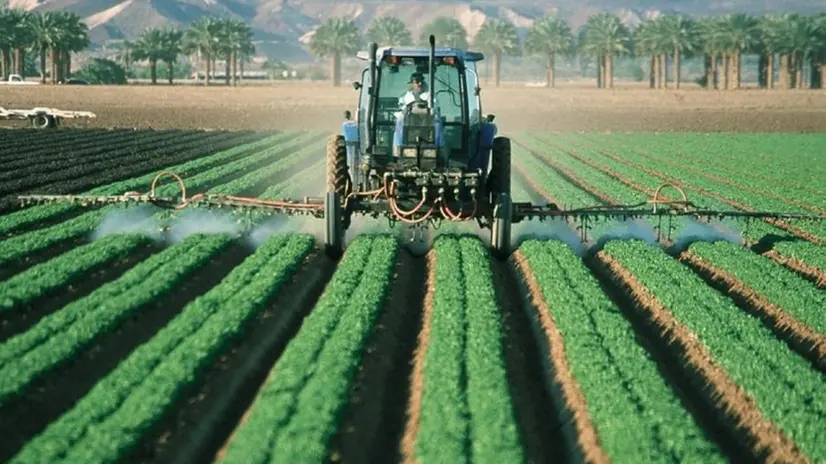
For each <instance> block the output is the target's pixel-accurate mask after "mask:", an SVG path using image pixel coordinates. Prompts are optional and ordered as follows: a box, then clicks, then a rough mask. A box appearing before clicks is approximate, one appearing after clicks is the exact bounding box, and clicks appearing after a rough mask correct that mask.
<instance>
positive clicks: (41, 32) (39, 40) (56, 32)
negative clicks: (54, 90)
mask: <svg viewBox="0 0 826 464" xmlns="http://www.w3.org/2000/svg"><path fill="white" fill-rule="evenodd" d="M30 25H31V33H32V39H33V40H32V48H33V49H34V50H35V51H36V52H38V54H39V55H40V83H41V84H45V83H46V56H47V54H48V53H49V52H50V51H52V50H55V48H56V46H57V44H58V43H59V42H60V35H61V30H60V27H61V24H60V19H59V17H58V15H57V13H56V12H54V11H47V12H45V13H39V14H36V15H33V16H32V17H31V22H30ZM51 56H52V60H53V61H54V59H55V57H56V53H52V54H51ZM55 69H56V66H55V65H54V64H53V65H52V68H51V76H52V82H54V81H55V80H56V78H57V77H56V76H55V71H54V70H55Z"/></svg>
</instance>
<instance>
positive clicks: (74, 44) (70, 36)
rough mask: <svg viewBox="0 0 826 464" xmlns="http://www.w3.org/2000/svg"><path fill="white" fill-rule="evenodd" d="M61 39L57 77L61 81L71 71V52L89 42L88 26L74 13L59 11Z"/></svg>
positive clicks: (82, 47)
mask: <svg viewBox="0 0 826 464" xmlns="http://www.w3.org/2000/svg"><path fill="white" fill-rule="evenodd" d="M60 29H61V41H60V43H59V44H58V47H57V48H58V59H59V61H60V63H59V64H58V67H57V79H58V81H59V82H60V81H63V80H65V79H66V78H68V77H69V75H70V74H71V72H72V53H77V52H80V51H83V50H85V49H86V47H88V46H89V44H90V43H91V42H90V40H89V26H87V25H86V23H84V22H83V21H81V18H80V16H78V15H76V14H75V13H70V12H61V15H60Z"/></svg>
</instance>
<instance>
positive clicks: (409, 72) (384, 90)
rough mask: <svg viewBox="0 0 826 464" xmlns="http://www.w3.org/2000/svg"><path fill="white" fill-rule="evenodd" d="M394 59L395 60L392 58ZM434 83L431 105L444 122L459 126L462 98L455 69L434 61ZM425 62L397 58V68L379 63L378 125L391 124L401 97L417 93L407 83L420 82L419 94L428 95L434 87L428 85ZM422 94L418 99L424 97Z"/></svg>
mask: <svg viewBox="0 0 826 464" xmlns="http://www.w3.org/2000/svg"><path fill="white" fill-rule="evenodd" d="M392 58H395V57H392ZM436 61H437V66H436V71H435V74H434V80H435V81H436V85H435V88H436V94H435V96H434V98H433V100H434V105H435V106H436V107H437V108H438V109H439V113H440V114H441V116H442V117H443V118H444V119H445V122H448V123H449V122H457V123H461V122H462V97H461V93H460V91H461V87H460V83H459V80H460V75H459V69H458V68H457V67H456V66H453V65H449V64H446V63H443V62H441V60H440V59H437V60H436ZM427 62H428V59H427V58H419V57H416V58H400V59H398V63H397V64H391V63H389V62H388V61H386V60H383V61H382V62H381V64H380V65H379V73H380V76H381V77H380V78H379V83H380V84H379V102H378V103H379V105H378V107H379V115H378V120H379V121H388V122H389V121H395V119H396V116H397V113H398V112H399V111H400V109H401V107H402V102H403V101H404V97H405V94H407V93H408V92H415V91H417V90H419V89H417V88H415V87H414V86H413V85H412V84H411V80H420V81H421V83H422V84H423V85H422V86H421V90H420V91H421V92H430V91H431V90H432V89H433V88H434V85H433V83H432V82H429V78H430V76H429V75H428V73H427ZM426 95H427V94H426V93H424V94H423V97H422V98H425V97H426Z"/></svg>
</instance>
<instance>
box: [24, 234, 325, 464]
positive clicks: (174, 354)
mask: <svg viewBox="0 0 826 464" xmlns="http://www.w3.org/2000/svg"><path fill="white" fill-rule="evenodd" d="M193 240H194V241H199V242H202V243H203V241H204V240H208V239H206V238H203V237H193ZM213 240H225V241H226V240H229V237H228V236H226V235H219V236H216V238H213ZM312 243H313V240H312V237H308V236H304V235H291V236H283V235H282V236H275V237H272V238H270V240H269V241H268V242H267V243H265V244H264V245H263V246H261V247H260V248H258V250H257V251H256V252H255V254H253V255H252V256H251V257H249V258H247V259H246V260H245V261H244V262H243V263H242V264H241V265H239V266H237V267H236V268H235V269H233V270H232V272H231V273H230V274H229V275H228V276H227V277H226V278H225V279H224V280H222V281H221V283H220V284H219V285H217V286H215V287H213V289H212V290H210V291H209V292H208V293H206V294H204V295H203V296H200V297H198V298H197V299H195V300H194V301H192V302H191V303H190V304H188V305H187V306H186V307H185V308H184V309H183V311H182V312H181V313H180V314H179V315H178V316H176V317H175V318H174V319H173V320H171V321H170V322H169V323H168V324H167V325H166V326H165V327H164V328H163V329H162V330H161V331H160V332H158V333H157V334H156V335H155V336H154V337H153V338H152V339H151V340H149V341H148V342H147V343H145V344H143V345H141V346H140V347H138V348H137V349H136V350H135V351H134V352H132V353H131V354H130V355H129V357H128V358H126V359H125V360H124V361H123V362H122V363H121V364H120V365H119V366H118V367H117V368H116V369H115V370H114V371H112V372H111V373H110V374H109V375H107V376H106V377H105V378H104V379H102V380H101V381H100V382H98V383H97V384H96V385H95V387H94V388H93V389H92V390H91V391H90V392H89V393H88V394H87V395H86V396H85V397H84V398H83V399H82V400H81V401H80V402H78V403H77V404H76V405H75V406H74V407H73V408H72V409H71V410H69V411H68V412H67V413H65V414H64V415H63V416H61V417H60V418H59V419H58V420H57V421H55V422H54V423H52V424H51V425H50V426H49V427H48V428H47V429H46V430H45V431H44V432H43V433H41V434H40V435H38V436H37V437H35V438H34V439H32V440H31V441H29V442H28V443H27V444H26V446H25V447H24V448H23V450H21V451H20V453H19V454H17V455H16V456H15V457H14V458H13V459H12V460H11V462H15V463H29V462H31V463H35V462H55V461H56V460H57V459H65V460H68V461H73V462H85V463H95V462H113V461H115V460H118V459H119V458H122V457H124V456H125V455H126V454H127V453H129V452H130V451H131V450H132V449H134V447H135V446H136V444H137V443H138V442H139V440H140V439H141V437H142V436H143V435H144V434H145V433H146V432H147V431H148V430H149V429H150V428H151V427H152V426H153V425H154V424H155V423H156V422H157V421H158V420H160V419H161V418H162V417H163V416H164V414H165V413H166V411H168V410H169V409H170V408H171V407H173V405H174V404H175V402H176V401H177V400H178V399H179V398H180V395H181V392H182V391H183V390H184V389H185V388H186V387H187V386H189V385H191V384H193V383H194V382H196V381H197V379H198V375H199V373H200V372H202V371H203V370H204V368H205V367H206V366H208V365H209V364H210V363H211V362H212V361H213V360H214V359H215V358H216V356H217V354H218V353H219V352H220V351H221V350H222V349H223V348H224V347H225V346H227V344H228V343H229V342H230V341H231V340H233V339H234V338H237V337H238V336H239V335H240V334H241V333H242V330H243V328H244V326H245V323H247V322H248V321H249V320H251V318H253V317H254V316H255V315H256V314H257V312H258V311H260V310H261V309H262V308H263V306H264V305H265V304H266V303H267V302H268V301H269V300H271V298H272V297H273V295H275V294H276V293H277V292H278V291H279V289H280V288H281V286H282V285H283V284H284V283H285V282H286V281H287V280H288V278H289V276H290V275H292V273H293V272H294V271H295V269H296V268H297V266H298V265H299V264H300V263H301V261H302V260H303V258H304V257H305V256H306V255H307V254H308V253H309V252H310V249H311V247H312Z"/></svg>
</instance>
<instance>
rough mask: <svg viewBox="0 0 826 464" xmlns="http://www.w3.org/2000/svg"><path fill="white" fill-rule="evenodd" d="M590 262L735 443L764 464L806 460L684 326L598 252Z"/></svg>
mask: <svg viewBox="0 0 826 464" xmlns="http://www.w3.org/2000/svg"><path fill="white" fill-rule="evenodd" d="M596 258H597V259H598V260H599V261H600V262H601V264H602V265H604V266H606V267H607V268H608V270H609V271H610V273H611V278H612V280H613V282H614V284H615V285H617V286H618V287H620V288H622V289H623V290H624V291H625V292H627V293H628V294H629V295H630V296H631V297H632V298H633V299H634V301H635V308H634V309H635V311H636V312H638V313H639V314H640V316H641V317H644V318H646V319H648V320H649V321H650V323H652V324H654V325H655V326H656V327H657V330H656V332H657V334H658V337H659V338H660V340H661V341H662V342H663V343H666V344H668V346H670V351H673V352H675V354H679V356H680V358H681V362H682V365H683V366H685V369H688V370H690V371H691V372H693V373H694V376H693V377H692V380H693V384H694V385H693V386H694V388H695V389H696V391H697V392H698V393H699V392H702V393H703V395H704V397H705V401H706V403H707V407H708V408H709V409H710V410H712V411H714V412H715V413H716V415H717V420H719V421H721V422H722V423H724V424H726V425H727V427H728V428H729V429H731V430H734V431H737V432H738V435H737V437H738V439H739V440H740V441H741V443H742V445H743V446H747V447H748V448H749V449H750V450H751V452H752V454H753V458H757V459H759V460H761V461H768V462H809V459H808V458H807V456H805V455H804V454H803V453H802V452H801V451H800V450H799V449H798V448H797V446H796V445H795V444H794V442H793V441H792V440H791V439H790V438H789V437H788V436H786V435H785V434H784V433H783V432H782V431H781V430H780V429H779V428H778V427H777V425H775V424H774V423H773V422H771V421H770V420H768V419H767V418H766V417H765V416H764V415H763V414H762V412H761V411H760V409H759V408H758V407H757V404H756V403H755V401H754V400H753V399H752V398H751V397H750V396H749V395H748V393H746V391H745V390H744V389H743V388H742V387H740V386H739V385H737V384H736V383H735V382H734V380H732V379H731V377H729V375H728V374H727V373H726V372H725V371H724V370H723V369H722V368H721V367H720V366H719V365H718V364H717V363H716V362H715V361H714V359H713V358H712V356H711V354H710V353H709V352H708V349H707V348H706V347H705V345H704V344H703V343H702V341H701V340H700V339H699V337H697V335H696V334H694V333H693V332H691V331H690V330H689V329H688V328H687V327H686V326H684V325H683V324H681V323H680V322H679V321H678V320H677V319H676V318H674V316H673V315H672V314H671V313H670V312H669V311H668V309H667V308H666V307H665V306H663V304H662V303H661V302H660V301H659V300H658V299H657V298H656V297H654V296H653V295H652V294H651V293H650V292H649V291H648V289H647V288H645V287H644V286H643V285H642V284H641V283H640V282H639V281H638V280H637V279H636V277H635V276H634V275H633V274H632V273H631V272H630V271H628V270H627V269H626V268H624V267H623V266H622V265H621V264H620V263H619V262H618V261H616V260H615V259H613V258H612V257H611V256H609V255H608V254H607V253H605V252H604V251H600V252H598V253H597V255H596Z"/></svg>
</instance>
